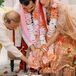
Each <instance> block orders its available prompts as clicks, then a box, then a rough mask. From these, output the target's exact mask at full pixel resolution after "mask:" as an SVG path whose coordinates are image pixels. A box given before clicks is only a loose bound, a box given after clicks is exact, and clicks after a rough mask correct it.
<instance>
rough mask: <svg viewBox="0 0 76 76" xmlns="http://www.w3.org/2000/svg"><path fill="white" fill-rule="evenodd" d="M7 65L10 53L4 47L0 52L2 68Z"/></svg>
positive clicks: (0, 65)
mask: <svg viewBox="0 0 76 76" xmlns="http://www.w3.org/2000/svg"><path fill="white" fill-rule="evenodd" d="M7 64H9V60H8V53H7V50H6V49H5V48H4V47H2V49H1V50H0V67H4V66H5V65H7Z"/></svg>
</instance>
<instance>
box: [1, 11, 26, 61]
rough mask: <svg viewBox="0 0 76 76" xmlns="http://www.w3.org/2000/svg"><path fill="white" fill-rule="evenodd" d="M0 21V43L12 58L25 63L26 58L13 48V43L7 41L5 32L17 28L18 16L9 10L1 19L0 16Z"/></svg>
mask: <svg viewBox="0 0 76 76" xmlns="http://www.w3.org/2000/svg"><path fill="white" fill-rule="evenodd" d="M0 19H1V20H0V43H1V44H2V46H4V47H5V49H6V50H7V51H8V52H10V53H11V54H12V55H13V56H15V57H19V58H20V59H22V60H23V61H25V62H27V59H26V57H25V56H24V55H23V54H22V53H21V52H20V50H18V49H17V48H16V47H15V46H14V43H13V42H12V41H11V40H10V39H9V37H8V32H7V29H9V30H15V29H16V28H17V27H18V26H19V23H20V15H19V14H18V13H17V12H15V11H13V10H11V11H9V12H7V13H5V14H4V17H3V18H2V15H0Z"/></svg>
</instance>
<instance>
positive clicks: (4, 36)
mask: <svg viewBox="0 0 76 76" xmlns="http://www.w3.org/2000/svg"><path fill="white" fill-rule="evenodd" d="M4 9H5V10H7V9H9V8H7V9H6V8H4ZM8 11H10V10H8ZM0 12H1V13H0V43H1V44H2V45H3V46H4V47H5V49H6V50H7V51H10V52H11V53H12V54H13V55H14V56H16V57H21V55H22V53H21V52H20V51H19V50H18V49H17V48H16V47H15V46H14V44H13V43H12V41H11V40H10V38H9V36H8V31H7V28H6V27H5V25H4V21H3V18H2V12H3V9H1V8H0ZM3 13H4V12H3ZM5 13H6V12H5Z"/></svg>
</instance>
